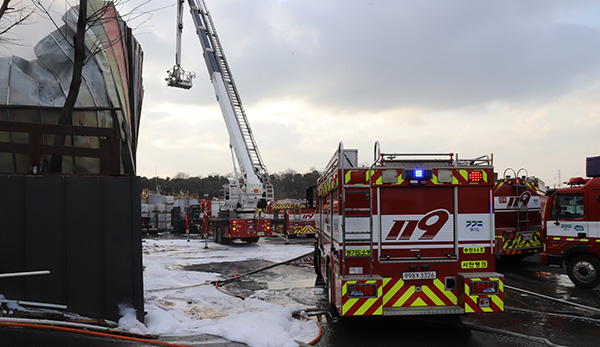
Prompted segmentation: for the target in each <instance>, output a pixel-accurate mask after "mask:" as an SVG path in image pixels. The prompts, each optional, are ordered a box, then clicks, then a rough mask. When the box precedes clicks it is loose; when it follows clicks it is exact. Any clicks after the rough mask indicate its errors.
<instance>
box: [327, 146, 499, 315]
mask: <svg viewBox="0 0 600 347" xmlns="http://www.w3.org/2000/svg"><path fill="white" fill-rule="evenodd" d="M493 177H494V176H493V166H492V159H491V156H482V157H479V158H476V159H465V160H463V159H461V160H459V159H458V155H454V154H400V153H381V152H380V148H379V143H378V142H376V143H375V158H374V162H373V163H372V164H371V165H370V166H369V167H366V166H359V165H358V151H357V150H355V149H344V147H343V144H342V143H340V145H339V148H338V150H337V151H336V152H335V154H334V155H333V157H332V158H331V160H330V161H329V164H328V165H327V167H326V169H325V172H324V174H323V175H322V177H320V178H319V180H318V183H317V188H316V194H315V195H316V200H317V201H316V207H317V222H316V229H317V235H316V238H317V242H316V246H315V247H316V249H315V271H316V273H317V275H318V277H320V278H321V279H322V280H323V282H325V283H326V285H327V292H328V300H329V304H330V307H331V309H332V311H333V312H334V313H337V314H339V315H341V316H370V315H423V314H432V315H433V314H464V313H471V312H498V311H503V310H504V276H503V275H501V274H499V273H496V272H495V254H494V224H493V217H494V211H493V208H492V199H493V197H492V189H493V187H494V178H493Z"/></svg>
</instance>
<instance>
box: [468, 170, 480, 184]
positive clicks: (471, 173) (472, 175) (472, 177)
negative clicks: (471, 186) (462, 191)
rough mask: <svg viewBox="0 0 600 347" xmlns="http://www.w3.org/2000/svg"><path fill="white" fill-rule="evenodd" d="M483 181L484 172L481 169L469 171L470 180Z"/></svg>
mask: <svg viewBox="0 0 600 347" xmlns="http://www.w3.org/2000/svg"><path fill="white" fill-rule="evenodd" d="M481 181H483V172H482V171H480V170H473V171H469V182H481Z"/></svg>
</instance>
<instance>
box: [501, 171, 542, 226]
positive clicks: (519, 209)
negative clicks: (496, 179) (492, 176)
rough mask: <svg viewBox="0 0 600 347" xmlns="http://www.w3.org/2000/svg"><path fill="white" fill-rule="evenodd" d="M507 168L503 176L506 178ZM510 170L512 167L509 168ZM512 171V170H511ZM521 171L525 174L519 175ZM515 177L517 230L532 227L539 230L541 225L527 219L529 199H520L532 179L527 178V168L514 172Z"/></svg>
mask: <svg viewBox="0 0 600 347" xmlns="http://www.w3.org/2000/svg"><path fill="white" fill-rule="evenodd" d="M507 170H509V169H506V170H504V177H505V178H506V171H507ZM510 170H512V169H510ZM512 171H513V173H514V170H512ZM521 171H524V172H525V174H524V175H522V176H519V175H520V174H521ZM519 177H520V178H519ZM515 178H518V179H519V182H517V184H515V191H516V197H515V198H516V199H518V201H517V203H516V206H515V208H516V218H517V232H521V231H533V229H536V231H540V230H541V228H542V226H541V225H535V226H534V225H531V224H530V222H531V220H529V204H528V201H529V199H526V200H525V201H521V194H523V193H525V192H526V191H527V184H528V183H529V182H531V181H532V180H531V179H530V178H529V174H528V173H527V170H525V169H524V168H521V169H519V171H518V172H517V173H516V174H515Z"/></svg>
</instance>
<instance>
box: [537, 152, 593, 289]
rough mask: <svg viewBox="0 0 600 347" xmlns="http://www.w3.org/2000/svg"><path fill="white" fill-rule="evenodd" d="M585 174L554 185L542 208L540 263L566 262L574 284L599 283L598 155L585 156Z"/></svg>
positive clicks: (590, 286) (590, 285) (558, 263)
mask: <svg viewBox="0 0 600 347" xmlns="http://www.w3.org/2000/svg"><path fill="white" fill-rule="evenodd" d="M587 176H588V177H591V178H590V179H582V178H578V179H573V180H571V182H572V186H571V187H569V188H561V189H556V190H554V191H552V192H549V193H550V197H549V199H548V202H547V204H546V208H545V209H544V224H543V228H542V240H543V241H544V252H542V253H541V255H540V259H541V261H542V263H544V264H547V265H550V266H556V267H562V265H563V264H566V266H567V273H568V275H569V278H570V279H571V281H573V283H575V285H577V286H580V287H584V288H593V287H595V286H597V285H598V284H600V157H590V158H587Z"/></svg>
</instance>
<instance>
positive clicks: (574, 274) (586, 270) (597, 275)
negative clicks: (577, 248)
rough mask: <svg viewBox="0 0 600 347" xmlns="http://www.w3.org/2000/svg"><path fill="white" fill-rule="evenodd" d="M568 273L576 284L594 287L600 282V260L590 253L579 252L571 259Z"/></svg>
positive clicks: (582, 286) (583, 286)
mask: <svg viewBox="0 0 600 347" xmlns="http://www.w3.org/2000/svg"><path fill="white" fill-rule="evenodd" d="M567 273H568V274H569V278H570V279H571V281H573V283H575V285H576V286H578V287H581V288H594V287H595V286H597V285H598V284H600V260H598V258H597V257H595V256H593V255H590V254H578V255H576V256H574V257H573V258H571V259H569V261H568V263H567Z"/></svg>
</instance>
